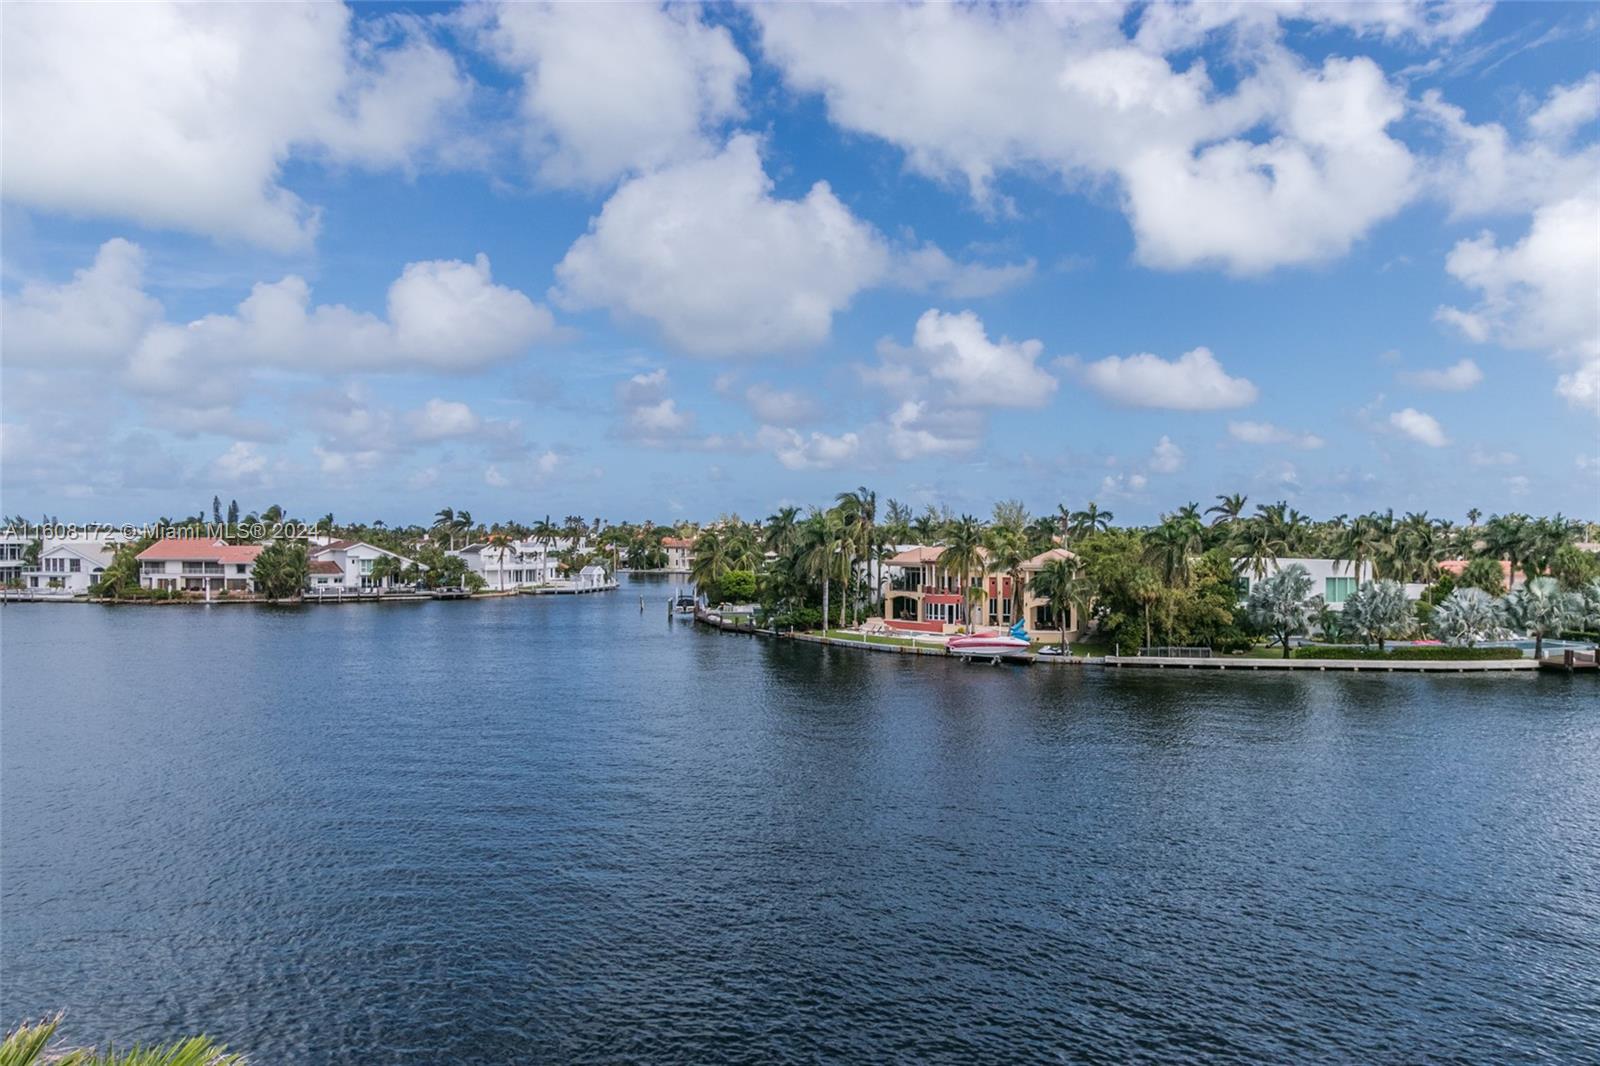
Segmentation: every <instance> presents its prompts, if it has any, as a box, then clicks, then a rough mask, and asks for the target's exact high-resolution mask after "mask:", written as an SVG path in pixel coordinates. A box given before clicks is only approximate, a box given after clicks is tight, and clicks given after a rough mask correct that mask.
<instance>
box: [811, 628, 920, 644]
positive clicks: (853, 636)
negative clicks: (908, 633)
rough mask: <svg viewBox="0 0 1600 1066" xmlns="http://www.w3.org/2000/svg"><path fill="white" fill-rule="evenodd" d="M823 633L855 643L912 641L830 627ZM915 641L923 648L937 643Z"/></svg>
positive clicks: (902, 642)
mask: <svg viewBox="0 0 1600 1066" xmlns="http://www.w3.org/2000/svg"><path fill="white" fill-rule="evenodd" d="M814 635H815V634H813V636H814ZM823 635H824V636H826V637H829V638H830V639H832V640H853V641H855V642H856V643H857V644H898V645H899V646H900V647H902V648H906V647H910V646H911V644H912V643H913V642H912V641H911V640H910V639H908V638H906V637H880V636H878V635H876V634H870V635H864V634H861V633H850V632H846V631H845V630H843V629H830V630H828V631H827V632H826V633H825V634H823ZM915 643H916V644H918V645H919V646H921V647H924V648H931V647H934V646H936V644H937V642H936V641H932V640H919V641H916V642H915Z"/></svg>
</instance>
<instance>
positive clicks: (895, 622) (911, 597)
mask: <svg viewBox="0 0 1600 1066" xmlns="http://www.w3.org/2000/svg"><path fill="white" fill-rule="evenodd" d="M944 552H945V549H944V546H943V545H938V544H936V545H916V546H914V547H909V548H905V549H902V550H901V551H899V552H897V553H896V554H895V555H893V556H891V557H890V558H889V559H888V560H887V561H886V562H885V563H884V573H885V577H884V582H883V621H884V622H885V624H887V625H888V626H889V627H890V628H891V629H899V630H904V631H907V632H914V633H915V632H920V633H954V632H956V631H958V630H959V629H961V628H962V627H963V626H965V625H966V624H967V621H968V615H969V614H970V616H971V622H972V624H973V625H974V626H997V627H1009V626H1010V625H1011V623H1012V622H1014V621H1016V618H1015V613H1016V609H1017V608H1016V595H1015V593H1016V590H1015V589H1013V588H1012V577H1011V575H1010V574H1007V573H1001V572H997V571H992V570H991V569H989V565H988V560H989V555H988V553H987V552H980V558H981V559H982V565H981V566H980V567H977V568H974V571H973V572H972V573H969V574H968V575H967V582H968V586H969V587H971V588H980V589H982V590H983V595H982V597H981V598H975V597H968V596H964V595H962V589H961V575H960V573H959V572H955V571H954V570H953V568H950V567H946V566H943V565H941V563H940V559H941V558H942V557H943V555H944ZM1075 558H1076V556H1074V555H1073V554H1072V553H1071V552H1069V551H1067V550H1066V549H1065V548H1051V549H1049V550H1048V551H1044V552H1041V553H1039V554H1038V555H1036V556H1034V557H1033V558H1032V559H1029V560H1028V561H1027V562H1026V563H1023V564H1022V590H1021V591H1022V620H1023V623H1024V625H1025V626H1026V628H1027V631H1028V635H1029V636H1030V637H1033V638H1035V639H1037V640H1046V641H1048V640H1051V639H1054V638H1059V636H1060V633H1061V629H1060V627H1059V626H1058V625H1057V624H1056V619H1055V615H1054V613H1053V612H1052V611H1051V609H1050V604H1049V603H1048V602H1047V601H1046V600H1044V599H1043V598H1041V597H1038V596H1035V595H1033V593H1032V591H1031V590H1030V589H1029V584H1030V583H1031V578H1032V575H1034V574H1037V573H1038V572H1039V571H1040V570H1042V569H1044V567H1045V565H1046V564H1047V563H1049V562H1050V561H1051V560H1053V559H1067V560H1071V559H1075ZM1078 629H1079V619H1078V616H1077V611H1076V610H1075V609H1074V610H1073V612H1072V617H1071V618H1070V620H1069V622H1068V625H1067V635H1068V639H1072V638H1073V637H1074V636H1076V634H1077V633H1078Z"/></svg>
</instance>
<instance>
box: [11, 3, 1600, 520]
mask: <svg viewBox="0 0 1600 1066" xmlns="http://www.w3.org/2000/svg"><path fill="white" fill-rule="evenodd" d="M0 41H3V50H4V56H3V59H4V70H3V90H4V97H3V105H0V107H3V111H0V119H3V124H0V125H3V132H0V137H3V144H0V151H3V161H4V166H3V169H0V201H3V207H0V290H3V300H4V304H3V309H0V511H3V512H4V513H6V514H17V513H21V514H24V515H28V516H30V517H36V516H41V515H50V516H53V517H55V518H57V519H59V520H61V521H88V520H116V521H119V522H120V521H131V520H145V519H148V518H153V517H155V516H157V515H171V516H178V515H183V514H188V513H192V512H194V511H196V510H202V509H203V510H205V511H208V512H209V509H210V502H211V499H212V497H213V496H214V495H215V496H220V497H221V499H222V500H223V501H224V503H226V502H227V501H228V500H230V499H237V500H239V501H240V503H241V505H242V506H243V507H244V509H245V510H247V511H249V510H258V509H261V508H264V507H265V506H267V505H268V504H269V503H277V504H280V505H282V506H283V507H285V508H286V509H287V510H288V512H289V513H291V514H293V515H296V516H299V517H304V518H312V517H317V516H320V515H322V514H324V513H327V512H332V513H334V514H335V515H336V516H337V517H338V518H340V519H341V520H361V521H371V520H373V519H377V518H382V519H384V520H386V521H388V522H390V523H391V524H394V523H397V522H409V521H427V520H428V519H429V518H430V516H431V515H432V514H433V512H434V511H436V510H438V509H439V508H441V507H444V506H451V507H454V508H457V509H462V508H465V509H469V510H470V511H471V512H472V513H473V514H474V515H475V516H476V517H478V518H480V519H483V520H488V521H493V520H503V519H520V520H524V521H529V520H532V519H534V518H537V517H540V516H543V515H545V514H554V515H567V514H580V515H584V516H586V517H596V516H598V517H603V518H606V519H607V520H610V521H613V522H616V521H622V520H640V519H645V518H650V519H654V520H656V521H672V520H678V519H682V518H691V519H701V520H704V519H709V518H713V517H716V516H718V515H722V514H732V513H737V514H741V515H743V516H744V517H746V518H754V517H760V516H763V515H766V514H768V513H770V512H771V511H773V510H775V509H776V508H778V507H780V506H784V505H788V504H801V505H804V504H809V503H819V502H826V501H829V500H831V499H832V497H833V496H834V495H835V494H836V493H837V492H839V491H841V490H845V489H851V488H854V487H855V486H857V485H867V486H869V487H871V488H873V489H875V490H876V491H877V492H878V494H879V498H880V500H882V499H887V498H891V497H892V498H895V499H898V500H900V501H902V502H906V503H909V504H911V505H912V506H913V507H916V508H918V509H921V508H922V507H923V506H925V505H928V504H935V505H943V506H949V507H950V508H952V509H953V510H955V511H957V512H973V513H977V514H985V513H987V512H988V510H989V508H990V505H991V504H992V503H993V501H995V500H997V499H1001V498H1019V499H1021V500H1023V501H1024V502H1025V503H1026V504H1027V505H1028V506H1029V507H1031V508H1032V509H1033V510H1035V511H1045V512H1048V511H1053V510H1054V509H1055V507H1056V506H1057V505H1058V504H1060V503H1066V504H1067V505H1069V506H1071V507H1072V508H1074V509H1079V508H1082V507H1083V506H1084V505H1085V504H1086V503H1088V502H1089V501H1090V500H1093V501H1095V502H1097V503H1098V504H1099V505H1100V506H1101V507H1102V508H1106V509H1109V510H1112V511H1113V512H1114V513H1115V514H1116V515H1117V516H1118V518H1119V520H1128V521H1135V522H1144V521H1153V520H1154V519H1155V518H1156V517H1157V516H1158V515H1159V514H1160V513H1162V512H1166V511H1171V510H1173V509H1176V508H1177V507H1179V506H1181V505H1182V504H1183V503H1185V502H1188V501H1190V500H1198V501H1201V502H1202V503H1203V504H1204V503H1207V502H1209V501H1210V500H1211V499H1212V497H1214V496H1215V495H1217V494H1220V493H1234V492H1239V493H1245V494H1247V495H1248V496H1249V497H1250V498H1251V499H1252V500H1253V501H1256V502H1267V501H1271V500H1279V499H1282V500H1287V501H1289V502H1290V503H1291V504H1293V505H1294V506H1296V507H1298V508H1300V509H1301V510H1303V511H1306V512H1309V513H1311V514H1315V515H1332V514H1340V513H1347V514H1354V513H1358V512H1364V511H1367V510H1370V509H1374V508H1377V509H1383V508H1389V507H1393V508H1395V509H1396V510H1402V511H1404V510H1427V511H1429V512H1431V513H1432V514H1433V515H1435V516H1436V517H1450V518H1453V519H1456V520H1460V519H1461V516H1462V515H1464V514H1465V512H1466V511H1467V510H1468V509H1469V508H1477V509H1479V510H1481V511H1483V512H1485V513H1491V512H1501V511H1527V512H1532V513H1550V512H1555V511H1563V512H1566V513H1568V514H1569V515H1576V516H1585V517H1591V518H1593V517H1596V516H1600V47H1597V44H1600V7H1596V6H1594V5H1583V4H1550V5H1545V4H1538V3H1520V4H1506V5H1501V6H1498V7H1491V6H1489V5H1486V4H1470V3H1468V4H1451V5H1442V4H1406V3H1374V4H1362V5H1348V4H1324V3H1316V2H1303V3H1301V2H1292V0H1291V2H1284V3H1275V4H1274V3H1245V4H1227V3H1217V4H1207V5H1203V6H1165V5H1143V4H1141V5H1131V6H1123V5H1104V6H1094V5H1087V4H1082V5H1051V6H1021V5H1010V6H1005V7H987V6H982V7H950V6H905V7H901V6H894V5H889V4H881V5H857V6H824V5H814V6H813V5H805V4H784V5H765V6H755V7H742V6H708V7H693V6H681V5H680V6H673V7H670V8H657V7H652V6H649V5H643V4H638V5H555V6H546V5H542V4H534V3H523V4H513V5H509V6H504V7H501V6H495V5H471V6H466V7H451V6H418V5H383V6H379V5H363V6H358V7H354V8H348V7H343V6H340V5H337V4H331V5H311V6H303V7H302V6H297V5H293V4H272V5H267V4H235V5H210V6H202V5H168V4H156V3H137V4H126V5H67V4H63V5H42V4H26V5H18V4H12V5H5V6H4V7H3V8H0Z"/></svg>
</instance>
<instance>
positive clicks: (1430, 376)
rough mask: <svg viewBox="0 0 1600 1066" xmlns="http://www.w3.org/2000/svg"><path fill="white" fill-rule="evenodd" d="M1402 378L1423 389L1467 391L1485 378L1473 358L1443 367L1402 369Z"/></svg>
mask: <svg viewBox="0 0 1600 1066" xmlns="http://www.w3.org/2000/svg"><path fill="white" fill-rule="evenodd" d="M1400 380H1401V381H1404V382H1406V383H1407V384H1409V385H1415V386H1417V387H1418V388H1422V389H1436V390H1438V391H1439V392H1465V391H1466V390H1467V389H1470V388H1472V386H1474V385H1476V384H1477V383H1478V382H1480V381H1482V380H1483V371H1482V370H1479V369H1478V364H1477V363H1475V362H1473V361H1472V360H1471V359H1462V360H1460V361H1458V362H1456V363H1452V364H1451V365H1450V366H1447V367H1444V368H1443V369H1428V370H1406V371H1402V372H1401V373H1400Z"/></svg>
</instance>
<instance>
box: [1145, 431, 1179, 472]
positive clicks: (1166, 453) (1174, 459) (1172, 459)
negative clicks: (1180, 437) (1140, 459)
mask: <svg viewBox="0 0 1600 1066" xmlns="http://www.w3.org/2000/svg"><path fill="white" fill-rule="evenodd" d="M1181 469H1183V449H1182V448H1180V447H1178V446H1177V445H1176V444H1174V443H1172V438H1171V437H1167V436H1163V437H1162V438H1161V439H1160V440H1159V441H1157V442H1156V446H1155V450H1154V451H1152V452H1151V453H1150V470H1151V472H1153V473H1156V474H1176V473H1177V472H1178V471H1179V470H1181Z"/></svg>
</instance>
